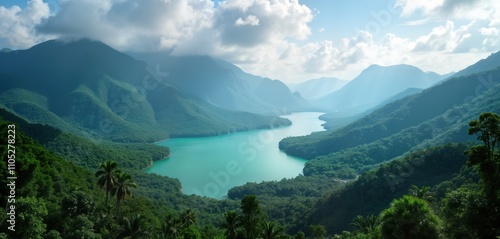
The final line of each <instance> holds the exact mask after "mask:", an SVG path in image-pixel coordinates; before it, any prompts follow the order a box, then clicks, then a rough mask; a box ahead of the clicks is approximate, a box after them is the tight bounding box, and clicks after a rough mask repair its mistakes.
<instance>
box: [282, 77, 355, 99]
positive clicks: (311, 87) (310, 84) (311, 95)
mask: <svg viewBox="0 0 500 239" xmlns="http://www.w3.org/2000/svg"><path fill="white" fill-rule="evenodd" d="M347 83H349V81H347V80H341V79H338V78H333V77H322V78H318V79H312V80H307V81H304V82H301V83H296V84H289V85H288V87H289V88H290V90H291V91H292V92H299V93H300V95H301V96H302V97H304V98H305V99H315V98H320V97H323V96H325V95H328V94H330V93H332V92H334V91H336V90H338V89H340V88H342V87H343V86H344V85H346V84H347Z"/></svg>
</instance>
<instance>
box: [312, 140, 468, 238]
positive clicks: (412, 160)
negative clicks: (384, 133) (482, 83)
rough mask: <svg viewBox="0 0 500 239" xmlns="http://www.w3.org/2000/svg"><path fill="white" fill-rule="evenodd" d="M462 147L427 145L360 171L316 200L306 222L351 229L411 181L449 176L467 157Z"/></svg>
mask: <svg viewBox="0 0 500 239" xmlns="http://www.w3.org/2000/svg"><path fill="white" fill-rule="evenodd" d="M464 134H466V133H465V132H464ZM465 149H467V146H466V145H463V144H447V145H443V146H439V147H434V148H428V149H425V150H422V151H417V152H414V153H411V154H409V155H406V156H404V157H399V158H396V159H394V160H393V161H391V162H390V163H387V164H384V165H381V166H380V167H379V168H378V169H376V170H372V171H369V172H366V173H363V174H362V175H361V176H360V177H359V178H358V179H357V180H356V181H354V182H352V183H349V184H348V185H346V187H344V188H342V189H340V190H337V191H335V192H333V193H331V194H330V195H327V196H325V197H323V198H322V199H321V200H319V201H318V203H317V204H316V205H315V207H314V209H313V210H312V211H311V213H310V215H309V216H308V219H307V220H306V221H307V223H306V224H307V225H310V224H322V225H325V226H326V228H327V229H328V231H329V232H330V233H340V232H342V231H343V230H348V229H352V228H351V227H350V225H349V224H350V222H351V221H352V220H353V219H354V218H355V217H356V216H357V215H363V216H368V215H370V214H373V215H378V214H380V212H381V211H382V210H383V209H384V208H386V207H388V206H389V205H390V203H391V201H392V200H393V199H394V198H398V197H401V196H403V195H404V194H406V193H407V192H408V189H409V188H410V186H411V185H417V186H418V187H422V186H429V187H433V186H435V185H438V184H440V183H441V182H443V181H446V180H451V179H452V178H453V177H455V176H456V175H457V174H459V173H460V171H461V169H462V168H463V166H464V165H465V162H466V161H467V156H466V155H464V150H465ZM476 180H477V179H476ZM441 196H442V195H441Z"/></svg>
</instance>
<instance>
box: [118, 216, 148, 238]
mask: <svg viewBox="0 0 500 239" xmlns="http://www.w3.org/2000/svg"><path fill="white" fill-rule="evenodd" d="M144 220H145V217H144V215H141V214H138V215H136V216H133V217H131V218H130V219H129V218H125V220H124V225H123V227H122V229H121V231H120V234H119V235H118V238H124V239H125V238H127V239H138V238H148V235H149V233H148V232H147V231H146V230H145V229H144V222H143V221H144Z"/></svg>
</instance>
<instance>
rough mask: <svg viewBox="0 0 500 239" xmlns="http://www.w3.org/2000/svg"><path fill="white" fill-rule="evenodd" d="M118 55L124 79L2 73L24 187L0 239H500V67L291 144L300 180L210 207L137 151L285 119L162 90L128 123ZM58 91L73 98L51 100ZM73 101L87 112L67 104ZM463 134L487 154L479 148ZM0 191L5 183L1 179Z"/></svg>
mask: <svg viewBox="0 0 500 239" xmlns="http://www.w3.org/2000/svg"><path fill="white" fill-rule="evenodd" d="M33 50H35V51H41V52H43V51H45V50H47V49H43V48H36V47H35V48H34V49H33ZM100 50H101V51H102V52H108V50H109V49H107V48H102V49H100ZM98 52H100V51H98ZM56 53H57V54H62V53H60V52H56ZM94 53H96V52H94ZM108 53H109V52H108ZM23 54H25V53H23V52H20V53H19V54H17V55H16V56H15V57H20V58H22V57H25V55H24V56H23ZM111 55H112V57H111V56H110V55H108V59H107V60H108V61H110V62H113V61H112V60H116V62H118V63H119V64H118V63H116V64H118V65H121V66H128V67H129V69H130V71H126V72H122V70H123V69H116V67H115V66H113V64H107V63H106V62H100V63H102V64H103V65H100V64H99V62H98V63H96V64H95V65H92V66H93V67H95V69H96V71H95V72H101V73H91V74H84V72H87V71H82V70H81V69H79V70H77V71H72V73H75V72H77V73H82V74H81V75H80V74H78V76H77V77H74V74H73V75H71V74H70V73H68V72H67V71H63V69H58V68H56V69H54V67H57V65H58V64H61V67H63V68H64V67H67V66H68V65H67V64H69V63H71V62H69V63H65V62H56V63H57V64H49V63H47V64H48V65H47V67H48V68H47V69H32V70H33V72H32V73H30V74H34V75H31V76H30V75H27V76H20V75H18V74H15V72H13V73H9V74H7V73H2V75H0V78H1V79H2V80H3V79H6V82H5V84H4V87H5V88H2V89H1V90H0V102H2V105H1V107H2V108H5V109H6V110H4V109H0V115H1V116H2V117H0V135H3V136H2V137H0V145H2V147H1V148H0V155H1V156H2V158H3V159H4V162H5V159H8V158H9V157H12V156H11V155H12V153H9V148H8V147H3V146H5V145H8V140H9V139H8V137H5V136H6V135H8V129H9V127H8V125H12V124H15V125H16V139H15V147H16V148H15V150H16V156H15V157H16V168H15V171H16V176H17V179H16V182H15V184H16V198H15V201H12V200H11V198H9V195H10V194H11V192H10V189H9V188H8V187H0V205H2V208H3V209H4V210H5V211H6V212H8V211H9V210H12V209H11V206H15V210H16V214H15V216H16V231H12V230H9V228H8V227H9V226H11V224H10V222H9V221H8V219H9V217H10V215H7V214H6V213H3V214H0V238H68V239H73V238H175V239H188V238H194V239H198V238H208V239H224V238H229V239H230V238H237V239H255V238H279V239H290V238H296V239H305V238H329V237H331V238H338V239H354V238H356V239H361V238H365V239H367V238H377V239H378V238H422V237H425V238H465V239H469V238H470V239H472V238H474V239H475V238H481V239H483V238H484V239H489V238H498V237H499V236H500V226H499V224H498V222H499V221H500V213H499V211H498V210H499V208H500V189H499V188H500V176H499V175H500V153H499V152H500V151H499V150H500V143H499V140H500V117H499V116H498V115H497V113H499V112H500V98H499V97H500V95H499V94H498V92H499V90H500V88H499V87H500V86H499V85H498V84H496V82H494V81H493V79H492V78H491V77H490V76H497V75H500V68H496V69H493V70H490V71H487V72H483V73H479V74H476V75H469V76H461V77H459V78H454V79H451V80H449V81H447V82H444V83H442V84H441V85H438V86H436V87H433V88H431V89H428V90H425V91H423V92H422V93H420V94H417V95H413V96H410V97H407V98H404V99H401V100H398V101H395V102H393V103H390V104H388V105H386V106H384V107H382V108H380V109H378V110H376V111H374V112H373V113H372V114H369V115H367V116H365V117H363V118H361V119H359V120H358V121H356V122H354V123H352V124H350V125H348V126H347V127H344V128H342V129H339V130H337V131H327V132H322V133H317V134H313V135H311V136H307V137H300V138H289V139H286V140H284V141H283V142H282V143H281V145H280V146H281V147H282V148H283V149H285V150H286V151H287V152H289V153H293V154H296V155H301V156H304V157H307V158H309V159H311V160H310V161H309V162H308V163H307V165H306V168H305V169H304V175H301V176H298V177H296V178H293V179H283V180H281V181H276V182H265V183H260V184H256V183H249V184H246V185H243V186H240V187H236V188H233V189H232V190H230V192H229V194H228V198H227V199H224V200H214V199H210V198H203V197H198V196H187V195H184V194H183V193H182V188H181V185H180V182H179V181H178V180H176V179H171V178H168V177H162V176H159V175H154V174H146V173H144V172H143V171H142V170H143V169H144V168H146V167H148V166H149V165H150V164H151V162H152V161H154V160H158V159H161V158H164V157H165V156H168V155H169V153H170V152H169V150H168V148H165V147H159V146H155V145H150V144H143V143H140V142H145V141H151V140H153V139H157V138H162V137H163V136H164V135H166V133H169V134H170V135H175V134H176V132H177V133H179V135H181V133H182V134H184V135H193V136H194V135H204V134H222V133H228V132H232V131H237V130H244V129H249V128H254V127H257V128H258V127H269V126H270V122H273V125H275V126H276V125H283V124H287V121H281V120H279V119H278V118H272V117H266V116H256V115H253V114H249V113H242V112H239V113H237V112H230V111H226V110H220V109H215V108H211V107H213V106H210V105H204V104H203V103H200V102H201V101H199V100H198V99H194V98H192V97H187V96H186V95H185V94H183V93H180V92H179V91H177V90H176V89H175V88H173V87H171V86H169V85H168V84H165V85H164V87H160V88H158V89H157V90H151V91H148V94H147V97H146V99H145V100H144V101H142V102H141V103H138V102H136V103H137V104H136V106H137V108H133V109H129V110H131V111H130V112H128V113H127V114H126V115H124V114H123V112H124V111H122V113H118V112H120V111H117V110H116V109H117V108H115V109H113V110H112V108H113V107H112V106H111V104H112V103H110V102H112V101H114V100H116V99H121V98H120V97H121V96H122V94H128V95H129V96H138V95H137V92H135V91H134V87H133V86H134V84H135V83H136V82H135V81H134V80H137V79H142V78H140V77H141V76H142V74H143V73H144V66H143V65H142V63H138V62H137V61H135V60H133V59H132V58H127V57H123V55H115V54H111ZM109 57H110V58H109ZM68 59H71V58H68ZM85 59H86V58H85ZM89 59H94V58H92V57H90V58H89ZM0 60H1V59H0ZM38 60H40V59H38ZM79 60H81V59H79ZM87 60H88V59H87ZM88 62H91V61H88ZM120 62H121V63H120ZM0 63H2V64H4V63H5V64H8V62H2V61H0ZM65 64H66V65H65ZM70 65H71V64H70ZM41 68H43V67H41ZM45 70H47V71H48V72H58V74H59V73H60V75H61V76H59V75H54V74H52V75H50V74H49V75H47V74H48V73H47V72H44V71H45ZM19 71H21V69H19ZM22 71H26V72H31V71H29V70H26V69H22ZM102 72H106V73H102ZM44 74H45V76H50V77H54V79H56V80H60V79H62V78H58V77H67V78H68V79H69V78H71V79H74V81H64V83H61V84H55V82H57V81H49V80H47V79H46V78H44V79H43V80H47V82H45V83H47V84H41V85H33V84H28V85H27V82H30V80H31V79H32V77H33V76H36V75H44ZM129 74H130V75H129ZM118 79H119V80H118ZM478 79H479V83H478ZM481 79H482V80H483V81H484V79H486V83H488V85H487V86H485V85H484V82H483V81H481ZM478 84H483V85H482V89H484V90H477V89H478V88H477V86H478ZM52 88H53V89H54V90H57V91H60V92H65V95H64V97H67V98H64V97H63V98H57V96H53V95H49V94H44V90H51V89H52ZM450 92H452V93H450ZM69 100H71V101H73V100H74V101H76V102H78V104H79V105H80V106H82V107H81V108H78V107H76V108H73V107H70V106H71V104H70V102H69ZM122 103H123V102H122ZM429 105H432V106H433V107H429ZM125 108H127V107H125ZM125 108H120V109H122V110H125ZM152 112H154V114H153V113H152ZM172 112H174V113H172ZM483 112H489V113H483ZM19 116H22V117H19ZM478 116H479V117H478ZM23 118H24V119H29V120H30V121H31V122H41V123H47V124H49V123H50V124H51V125H52V126H54V127H57V128H59V129H55V128H53V127H52V126H49V125H44V124H32V123H29V121H26V120H24V119H23ZM476 118H477V119H476ZM98 119H108V120H110V121H109V122H111V124H110V125H112V126H113V127H114V128H113V130H112V131H110V132H107V133H106V132H102V130H101V131H99V129H102V128H100V127H97V128H95V127H96V125H98V123H99V120H98ZM205 123H206V124H205ZM274 123H275V124H274ZM146 124H147V125H149V126H150V127H149V128H146V129H145V128H144V127H145V125H146ZM147 125H146V126H147ZM193 125H195V126H194V127H191V126H193ZM108 126H109V125H108ZM205 126H206V127H205ZM197 127H198V128H197ZM188 128H189V129H188ZM96 129H97V131H96ZM93 130H94V131H93ZM114 130H116V131H114ZM138 130H139V131H138ZM465 132H468V133H469V134H470V135H475V136H476V137H477V139H478V140H479V141H480V143H481V144H480V145H473V144H472V143H471V141H472V139H473V137H468V136H467V134H466V133H465ZM115 133H116V134H115ZM75 134H77V135H75ZM102 138H105V139H111V140H116V141H122V142H120V143H119V142H111V141H107V140H105V139H102ZM126 141H127V142H126ZM131 142H136V143H131ZM464 152H466V153H465V154H464ZM8 167H9V166H8V164H6V163H2V164H0V175H8V173H9V171H8V170H9V168H8ZM343 179H348V180H343ZM0 183H1V184H2V185H8V184H9V183H11V182H10V181H9V179H8V178H7V177H2V178H0ZM349 230H351V231H349ZM304 232H306V233H304ZM291 235H293V236H291Z"/></svg>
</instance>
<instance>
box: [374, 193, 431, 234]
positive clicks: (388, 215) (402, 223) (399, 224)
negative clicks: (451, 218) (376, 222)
mask: <svg viewBox="0 0 500 239" xmlns="http://www.w3.org/2000/svg"><path fill="white" fill-rule="evenodd" d="M438 228H439V219H438V218H437V217H436V215H434V213H433V212H432V211H431V210H430V208H429V205H428V203H427V202H426V201H425V200H423V199H420V198H416V197H413V196H409V195H405V196H403V198H401V199H395V200H394V201H393V203H392V205H391V207H390V208H388V209H386V210H385V211H384V212H383V213H382V226H381V232H382V236H383V238H386V239H400V238H405V239H419V238H427V239H437V238H439V232H438Z"/></svg>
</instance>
